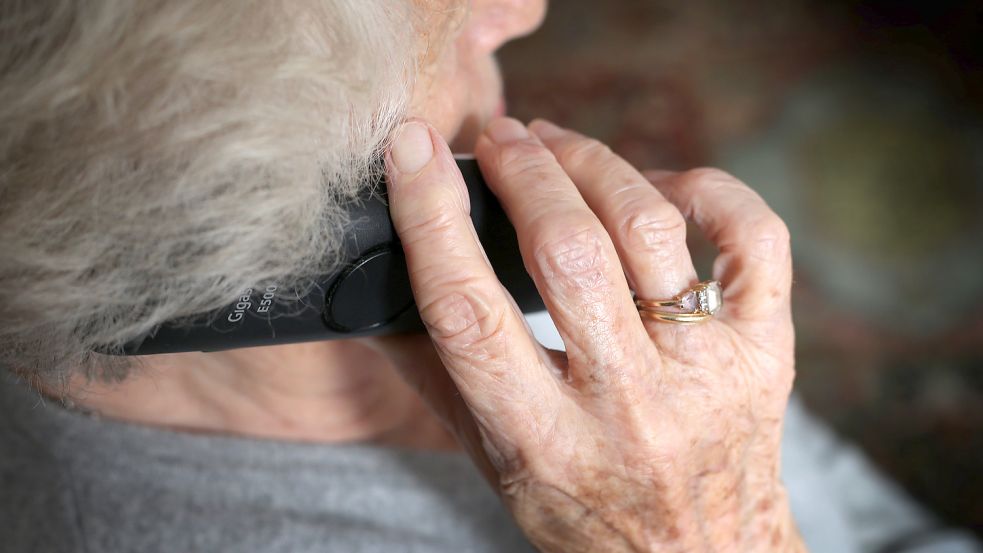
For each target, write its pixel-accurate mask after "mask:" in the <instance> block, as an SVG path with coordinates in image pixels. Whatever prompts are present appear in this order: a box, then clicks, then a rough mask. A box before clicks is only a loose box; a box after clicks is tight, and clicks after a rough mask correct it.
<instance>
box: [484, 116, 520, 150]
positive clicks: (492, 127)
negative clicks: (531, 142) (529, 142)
mask: <svg viewBox="0 0 983 553" xmlns="http://www.w3.org/2000/svg"><path fill="white" fill-rule="evenodd" d="M485 133H486V134H487V135H488V138H491V139H492V141H493V142H495V143H496V144H506V143H509V142H515V141H516V140H522V139H523V138H529V131H527V130H526V126H525V125H523V124H522V123H520V122H518V121H516V120H515V119H511V118H509V117H499V118H498V119H495V120H494V121H492V122H491V123H489V124H488V127H486V128H485Z"/></svg>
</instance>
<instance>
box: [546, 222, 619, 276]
mask: <svg viewBox="0 0 983 553" xmlns="http://www.w3.org/2000/svg"><path fill="white" fill-rule="evenodd" d="M554 232H555V231H554ZM534 258H535V259H536V262H537V263H538V264H539V265H540V267H541V268H542V269H543V273H544V275H545V276H546V277H547V279H548V280H549V281H550V282H554V283H557V284H559V285H561V286H563V287H565V288H576V289H582V290H596V289H598V288H605V287H606V286H607V284H608V283H607V279H606V272H607V269H608V260H607V256H606V255H605V248H604V239H603V237H602V236H601V232H600V231H599V230H597V229H594V228H589V227H588V228H583V227H580V228H579V229H577V230H574V231H569V230H567V231H565V232H563V233H562V234H556V235H555V236H550V237H546V238H545V239H543V240H541V241H540V245H539V246H538V247H537V248H536V250H535V254H534Z"/></svg>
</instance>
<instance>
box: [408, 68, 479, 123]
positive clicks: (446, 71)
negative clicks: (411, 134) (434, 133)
mask: <svg viewBox="0 0 983 553" xmlns="http://www.w3.org/2000/svg"><path fill="white" fill-rule="evenodd" d="M474 80H475V79H474V77H473V76H472V75H471V74H469V73H468V72H464V71H459V70H458V66H457V63H456V56H454V55H448V56H445V57H444V58H443V59H441V60H440V63H439V64H438V65H437V66H436V67H431V68H430V69H429V70H428V71H427V72H426V73H425V74H423V75H421V76H420V79H419V80H418V81H417V83H418V84H417V88H416V90H415V91H414V95H413V103H412V107H411V110H410V115H411V116H414V117H421V118H424V119H426V120H427V121H429V122H430V124H432V125H433V126H434V127H435V128H436V129H437V130H438V131H439V132H440V134H441V135H442V136H443V137H444V139H445V140H447V141H451V140H452V139H453V138H454V136H455V135H456V134H457V133H458V131H459V129H460V127H461V123H462V121H463V120H464V119H465V117H467V115H468V112H469V108H470V106H469V105H468V104H469V102H468V99H469V97H470V96H471V93H472V91H474V90H475V89H476V88H477V87H479V86H480V85H479V84H478V83H476V82H473V81H474Z"/></svg>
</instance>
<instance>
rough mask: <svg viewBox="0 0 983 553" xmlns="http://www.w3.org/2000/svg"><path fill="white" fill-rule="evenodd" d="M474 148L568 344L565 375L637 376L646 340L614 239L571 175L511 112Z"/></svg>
mask: <svg viewBox="0 0 983 553" xmlns="http://www.w3.org/2000/svg"><path fill="white" fill-rule="evenodd" d="M475 154H476V157H477V159H478V163H479V164H480V166H481V170H482V173H483V174H484V176H485V178H486V180H487V181H488V185H489V187H490V188H491V189H492V191H493V192H494V193H495V194H496V195H497V196H498V198H499V201H500V202H501V203H502V206H503V208H504V209H505V211H506V213H507V214H508V216H509V219H510V220H511V222H512V225H513V226H514V227H515V229H516V234H517V235H518V237H519V248H520V250H521V251H522V256H523V260H524V263H525V265H526V270H527V271H529V274H530V275H531V276H532V277H533V280H534V281H535V282H536V286H537V288H538V289H539V292H540V295H542V297H543V300H544V302H545V303H546V307H547V309H548V310H549V312H550V315H551V316H552V318H553V320H554V322H555V323H556V327H557V331H558V332H559V334H560V337H561V338H562V339H563V342H564V345H565V346H566V349H567V355H568V357H569V359H570V363H569V367H568V375H567V377H568V378H569V379H571V380H573V382H572V384H574V385H583V384H586V385H587V386H588V387H590V388H596V387H598V386H599V387H600V388H606V387H608V386H610V385H617V384H618V383H625V382H629V381H631V380H633V378H634V377H635V376H637V375H635V374H632V373H633V371H634V370H637V369H638V367H637V364H638V362H637V360H636V359H637V355H638V352H639V351H640V348H642V347H643V345H644V344H647V343H649V340H648V337H647V336H646V334H645V331H644V327H643V326H642V325H641V324H639V322H638V313H637V310H636V308H635V306H634V303H633V301H632V298H631V293H630V291H629V289H628V283H627V282H626V280H625V275H624V272H623V271H622V269H621V264H620V262H619V260H618V255H617V252H616V250H615V247H614V244H613V243H612V242H611V238H610V236H608V233H607V231H606V230H605V229H604V226H603V225H602V224H601V222H600V221H599V220H598V218H597V216H595V215H594V213H593V212H592V211H591V209H590V207H588V205H587V203H586V202H585V201H584V199H583V197H582V196H581V195H580V193H579V192H578V191H577V188H576V186H575V185H574V183H573V182H572V181H571V180H570V177H569V176H567V174H566V172H565V171H564V170H563V168H562V167H561V166H560V164H559V163H558V162H557V161H556V158H555V157H554V156H553V154H552V153H551V152H550V151H549V150H548V149H547V148H546V147H545V146H544V145H543V143H542V142H541V141H540V140H539V139H538V138H536V137H535V136H534V135H532V134H531V133H529V132H528V131H527V129H526V128H525V126H524V125H522V124H521V123H519V122H518V121H516V120H514V119H506V118H503V119H497V120H495V121H493V122H492V123H491V124H490V125H489V126H488V127H487V129H486V130H485V132H484V133H483V134H482V135H481V137H479V139H478V142H477V144H476V146H475Z"/></svg>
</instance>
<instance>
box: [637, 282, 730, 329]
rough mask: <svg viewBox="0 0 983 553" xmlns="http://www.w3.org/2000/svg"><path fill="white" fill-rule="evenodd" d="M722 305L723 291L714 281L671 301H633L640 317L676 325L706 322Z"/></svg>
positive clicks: (696, 287) (683, 292)
mask: <svg viewBox="0 0 983 553" xmlns="http://www.w3.org/2000/svg"><path fill="white" fill-rule="evenodd" d="M723 304H724V296H723V289H722V288H721V287H720V282H718V281H716V280H705V281H703V282H701V283H699V284H697V285H696V286H693V287H692V288H689V289H687V290H683V291H682V292H680V293H679V294H678V295H677V296H676V297H674V298H672V299H671V300H643V299H638V298H636V299H635V307H637V308H638V313H639V314H640V315H641V316H643V317H648V318H650V319H656V320H659V321H664V322H669V323H678V324H695V323H700V322H703V321H706V320H708V319H710V317H713V315H714V314H715V313H717V311H720V307H721V306H722V305H723Z"/></svg>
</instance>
